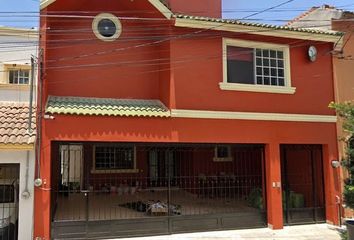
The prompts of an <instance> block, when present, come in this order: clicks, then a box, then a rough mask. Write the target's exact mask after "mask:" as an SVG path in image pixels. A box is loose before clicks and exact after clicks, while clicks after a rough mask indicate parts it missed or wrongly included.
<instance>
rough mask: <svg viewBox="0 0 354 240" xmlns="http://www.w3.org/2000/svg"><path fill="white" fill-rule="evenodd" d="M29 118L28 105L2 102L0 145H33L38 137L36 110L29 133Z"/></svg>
mask: <svg viewBox="0 0 354 240" xmlns="http://www.w3.org/2000/svg"><path fill="white" fill-rule="evenodd" d="M28 117H29V105H28V103H13V102H0V144H5V145H31V144H33V143H34V142H35V136H36V122H35V121H36V117H35V108H33V116H32V130H31V131H28Z"/></svg>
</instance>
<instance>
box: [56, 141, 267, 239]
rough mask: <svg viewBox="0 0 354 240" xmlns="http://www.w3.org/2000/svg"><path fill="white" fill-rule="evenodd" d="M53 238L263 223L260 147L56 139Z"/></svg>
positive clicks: (220, 227) (170, 231) (202, 229)
mask: <svg viewBox="0 0 354 240" xmlns="http://www.w3.org/2000/svg"><path fill="white" fill-rule="evenodd" d="M57 147H58V148H59V153H60V154H59V156H60V157H59V159H58V161H53V162H58V165H57V166H54V167H53V171H52V173H53V174H52V176H53V179H52V182H53V183H57V184H54V185H55V186H54V185H53V186H52V189H53V192H52V206H53V208H52V238H53V239H90V238H91V239H97V238H113V237H123V236H143V235H156V234H170V233H179V232H194V231H205V230H221V229H235V228H251V227H263V226H265V224H266V211H265V209H266V202H265V199H266V198H265V197H264V196H266V193H265V187H264V185H265V182H264V157H263V156H264V153H263V146H262V145H215V144H213V145H211V144H210V145H209V144H208V145H192V144H183V145H182V144H180V145H163V144H155V145H147V144H130V143H127V144H122V143H120V144H112V143H110V144H104V143H84V144H75V145H72V144H58V145H57Z"/></svg>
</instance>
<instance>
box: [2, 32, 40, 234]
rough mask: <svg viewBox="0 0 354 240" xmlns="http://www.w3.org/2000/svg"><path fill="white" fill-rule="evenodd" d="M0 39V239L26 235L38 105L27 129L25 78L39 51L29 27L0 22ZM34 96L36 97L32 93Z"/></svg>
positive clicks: (29, 229) (30, 225)
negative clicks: (14, 26)
mask: <svg viewBox="0 0 354 240" xmlns="http://www.w3.org/2000/svg"><path fill="white" fill-rule="evenodd" d="M0 43H1V44H0V191H2V194H0V239H14V240H30V239H32V235H33V234H32V231H33V230H32V229H33V197H34V196H33V195H34V186H33V182H34V181H33V180H34V169H35V134H36V129H35V127H36V123H35V120H36V118H35V113H36V110H35V108H32V110H33V115H32V119H31V122H32V125H31V130H29V117H30V106H29V101H30V91H31V89H30V84H29V83H30V79H31V56H32V55H33V56H37V54H38V53H37V45H38V33H37V31H36V30H32V29H16V28H6V27H0ZM35 72H36V71H34V73H35ZM36 75H37V74H35V76H36ZM34 79H35V81H34V84H33V89H34V90H36V88H37V87H36V85H37V81H36V77H35V78H34ZM33 96H34V98H33V99H34V101H35V99H36V97H35V96H36V94H35V92H34V95H33ZM34 105H35V104H34V103H33V106H34ZM12 191H13V192H12ZM16 227H18V230H17V231H16ZM16 232H18V234H16ZM5 236H6V237H9V238H6V237H5Z"/></svg>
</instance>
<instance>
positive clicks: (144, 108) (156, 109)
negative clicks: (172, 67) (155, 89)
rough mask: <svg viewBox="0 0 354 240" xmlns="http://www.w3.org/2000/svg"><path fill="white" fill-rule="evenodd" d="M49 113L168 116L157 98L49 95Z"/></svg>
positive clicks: (47, 111)
mask: <svg viewBox="0 0 354 240" xmlns="http://www.w3.org/2000/svg"><path fill="white" fill-rule="evenodd" d="M45 111H46V113H49V114H69V115H95V116H121V117H123V116H124V117H170V115H171V114H170V111H169V110H168V109H167V107H166V106H165V105H164V104H163V103H162V102H160V101H159V100H141V99H139V100H138V99H112V98H84V97H56V96H49V98H48V101H47V105H46V109H45Z"/></svg>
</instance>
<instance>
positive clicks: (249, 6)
mask: <svg viewBox="0 0 354 240" xmlns="http://www.w3.org/2000/svg"><path fill="white" fill-rule="evenodd" d="M0 1H1V7H0V25H3V26H13V27H26V28H31V27H37V26H38V15H37V14H35V13H30V12H38V9H39V0H0ZM71 1H74V0H71ZM103 1H104V0H103ZM191 1H193V0H191ZM222 1H223V17H224V18H234V19H242V18H245V17H247V16H249V15H251V14H253V13H256V12H259V11H262V10H264V9H267V8H270V7H272V6H275V5H278V4H280V3H283V2H285V1H286V0H222ZM323 4H329V5H334V6H336V7H338V8H342V9H346V10H349V11H354V1H353V0H294V1H293V2H291V3H288V4H286V5H283V6H281V7H279V8H276V9H274V10H271V11H267V12H265V13H262V14H257V15H256V16H253V17H252V18H249V20H252V21H260V22H266V23H271V24H278V25H282V24H284V23H285V22H286V21H287V20H291V19H293V18H294V17H296V16H298V15H300V14H301V13H302V12H304V11H306V10H308V9H309V8H311V7H312V6H321V5H323ZM8 12H12V13H8ZM13 12H16V13H13ZM24 12H25V13H24ZM23 14H26V16H25V17H23Z"/></svg>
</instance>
